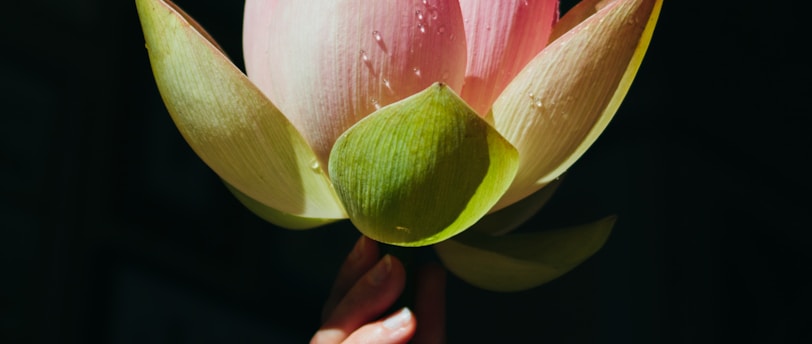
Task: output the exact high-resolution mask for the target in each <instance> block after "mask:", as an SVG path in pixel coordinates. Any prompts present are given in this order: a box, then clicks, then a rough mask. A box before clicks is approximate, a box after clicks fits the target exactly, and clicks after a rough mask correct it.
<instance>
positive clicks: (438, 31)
mask: <svg viewBox="0 0 812 344" xmlns="http://www.w3.org/2000/svg"><path fill="white" fill-rule="evenodd" d="M443 33H445V26H444V25H440V27H438V28H437V34H438V35H442V34H443Z"/></svg>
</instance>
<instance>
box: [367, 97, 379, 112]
mask: <svg viewBox="0 0 812 344" xmlns="http://www.w3.org/2000/svg"><path fill="white" fill-rule="evenodd" d="M369 102H370V103H371V104H372V106H374V107H375V110H378V109H380V108H381V104H380V103H378V99H375V98H370V99H369Z"/></svg>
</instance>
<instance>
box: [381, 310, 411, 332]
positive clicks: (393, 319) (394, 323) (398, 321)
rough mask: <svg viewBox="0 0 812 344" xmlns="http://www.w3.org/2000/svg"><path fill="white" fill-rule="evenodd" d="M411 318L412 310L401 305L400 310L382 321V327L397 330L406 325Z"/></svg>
mask: <svg viewBox="0 0 812 344" xmlns="http://www.w3.org/2000/svg"><path fill="white" fill-rule="evenodd" d="M411 319H412V312H411V311H409V309H408V308H406V307H403V309H401V310H400V312H397V313H395V314H393V315H392V316H390V317H389V318H387V319H386V320H384V321H383V327H386V328H388V329H390V330H397V329H399V328H401V327H403V326H404V325H406V324H407V323H408V322H409V321H410V320H411Z"/></svg>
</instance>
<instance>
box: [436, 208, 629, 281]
mask: <svg viewBox="0 0 812 344" xmlns="http://www.w3.org/2000/svg"><path fill="white" fill-rule="evenodd" d="M614 223H615V217H614V216H610V217H607V218H604V219H601V220H598V221H595V222H592V223H588V224H584V225H580V226H575V227H569V228H563V229H556V230H545V231H539V232H532V233H517V234H509V235H505V236H499V237H494V236H489V235H486V234H482V233H479V232H474V231H466V232H465V233H462V234H460V235H459V236H457V237H455V238H453V239H451V240H447V241H444V242H442V243H439V244H437V245H434V248H435V250H436V252H437V255H438V256H439V257H440V260H442V261H443V264H444V265H445V266H446V267H447V268H448V270H449V271H451V272H452V273H454V274H455V275H457V277H459V278H460V279H462V280H464V281H467V282H468V283H471V284H472V285H475V286H477V287H480V288H483V289H487V290H492V291H504V292H511V291H520V290H525V289H530V288H533V287H536V286H539V285H542V284H544V283H547V282H549V281H551V280H553V279H555V278H558V277H559V276H561V275H563V274H565V273H567V272H568V271H570V270H572V269H574V268H575V267H576V266H578V265H579V264H581V263H582V262H584V261H585V260H586V259H587V258H589V257H591V256H592V255H593V254H595V252H597V251H598V250H599V249H600V248H601V247H602V246H603V244H604V243H606V239H608V238H609V233H610V232H611V230H612V226H613V225H614Z"/></svg>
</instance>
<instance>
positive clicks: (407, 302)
mask: <svg viewBox="0 0 812 344" xmlns="http://www.w3.org/2000/svg"><path fill="white" fill-rule="evenodd" d="M382 246H383V252H384V253H385V254H391V255H392V256H394V257H396V258H397V259H398V260H400V262H401V263H403V268H404V270H405V271H406V285H405V286H404V287H403V292H402V293H401V294H400V297H398V299H397V301H395V303H394V304H392V306H391V307H390V309H389V312H387V313H386V314H391V313H393V312H396V311H398V310H400V309H401V308H403V307H409V309H411V310H414V305H415V288H416V286H415V283H416V282H415V279H416V271H417V264H418V262H417V259H416V255H417V253H418V252H417V251H416V250H419V248H415V247H401V246H394V245H387V244H382Z"/></svg>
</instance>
